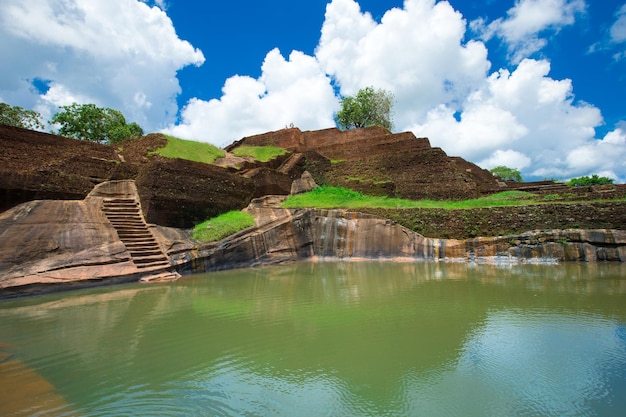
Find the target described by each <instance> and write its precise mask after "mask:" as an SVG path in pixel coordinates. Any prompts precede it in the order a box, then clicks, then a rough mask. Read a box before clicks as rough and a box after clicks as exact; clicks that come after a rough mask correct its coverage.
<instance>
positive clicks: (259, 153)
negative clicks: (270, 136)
mask: <svg viewBox="0 0 626 417" xmlns="http://www.w3.org/2000/svg"><path fill="white" fill-rule="evenodd" d="M285 153H287V150H286V149H283V148H279V147H278V146H245V145H244V146H240V147H238V148H235V149H234V150H233V155H235V156H239V157H247V156H248V157H252V158H254V159H256V160H257V161H259V162H267V161H270V160H272V159H274V158H276V157H277V156H280V155H284V154H285Z"/></svg>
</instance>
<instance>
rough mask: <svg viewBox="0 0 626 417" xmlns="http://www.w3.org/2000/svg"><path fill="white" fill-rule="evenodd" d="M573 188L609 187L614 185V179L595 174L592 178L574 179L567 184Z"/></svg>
mask: <svg viewBox="0 0 626 417" xmlns="http://www.w3.org/2000/svg"><path fill="white" fill-rule="evenodd" d="M567 184H568V185H571V186H573V187H574V186H589V185H608V184H613V179H612V178H609V177H599V176H598V175H597V174H593V175H592V176H591V177H589V176H586V177H578V178H572V179H571V180H569V181H568V182H567Z"/></svg>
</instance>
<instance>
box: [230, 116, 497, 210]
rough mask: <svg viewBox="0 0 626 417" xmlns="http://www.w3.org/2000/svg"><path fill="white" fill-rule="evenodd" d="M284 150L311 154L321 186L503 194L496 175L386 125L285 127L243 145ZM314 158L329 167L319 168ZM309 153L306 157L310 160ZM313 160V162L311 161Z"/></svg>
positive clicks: (310, 165) (439, 194) (431, 194)
mask: <svg viewBox="0 0 626 417" xmlns="http://www.w3.org/2000/svg"><path fill="white" fill-rule="evenodd" d="M242 145H248V146H267V145H272V146H279V147H282V148H285V149H288V150H290V151H292V152H297V153H303V154H304V155H307V154H308V155H310V156H311V158H308V157H307V158H306V164H305V168H306V169H307V170H308V171H309V172H311V174H312V175H313V177H314V178H315V180H316V181H317V182H318V183H319V184H328V185H335V186H341V187H347V188H351V189H354V190H358V191H362V192H364V193H366V194H373V195H387V196H390V197H402V198H410V199H421V198H432V199H465V198H474V197H478V196H479V195H482V194H489V193H493V192H496V191H499V190H500V187H499V185H498V183H497V181H496V179H495V178H494V176H493V175H491V173H489V172H488V171H486V170H484V169H481V168H480V167H478V166H476V165H475V164H472V163H471V162H468V161H465V160H463V159H462V158H459V157H449V156H448V155H446V153H445V152H444V151H443V150H441V149H440V148H433V147H431V146H430V142H429V140H428V139H427V138H416V137H415V136H414V135H413V133H411V132H404V133H397V134H392V133H391V132H389V131H388V130H386V129H384V128H381V127H369V128H365V129H356V130H349V131H341V130H339V129H335V128H333V129H324V130H317V131H305V132H302V131H300V130H299V129H297V128H291V129H283V130H279V131H276V132H268V133H264V134H261V135H256V136H250V137H246V138H243V139H242V140H240V141H238V142H235V143H233V144H232V145H230V146H229V147H227V148H226V149H227V150H233V149H235V148H237V147H238V146H242ZM312 154H319V155H321V156H322V157H324V158H325V159H326V160H327V161H328V163H326V164H320V163H319V161H318V160H316V159H315V158H313V157H312V156H313V155H312ZM308 155H307V156H308ZM309 159H310V162H309Z"/></svg>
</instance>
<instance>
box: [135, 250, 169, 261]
mask: <svg viewBox="0 0 626 417" xmlns="http://www.w3.org/2000/svg"><path fill="white" fill-rule="evenodd" d="M166 260H167V258H166V257H165V255H163V253H161V252H158V253H157V254H156V255H154V254H152V255H144V254H139V255H136V256H133V261H135V262H141V263H145V262H152V261H166Z"/></svg>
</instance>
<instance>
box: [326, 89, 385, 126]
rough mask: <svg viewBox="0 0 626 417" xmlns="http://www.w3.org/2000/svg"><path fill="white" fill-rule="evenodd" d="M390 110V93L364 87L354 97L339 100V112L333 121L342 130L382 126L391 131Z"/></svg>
mask: <svg viewBox="0 0 626 417" xmlns="http://www.w3.org/2000/svg"><path fill="white" fill-rule="evenodd" d="M392 108H393V94H392V93H390V92H389V91H386V90H381V89H378V90H375V89H374V87H366V88H362V89H360V90H359V92H358V93H357V94H356V96H348V97H344V98H343V99H341V110H339V112H338V113H337V115H336V116H335V120H336V121H337V125H339V127H340V128H342V129H355V128H361V127H368V126H382V127H384V128H386V129H388V130H391V129H392V127H393V122H392V120H391V110H392Z"/></svg>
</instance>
